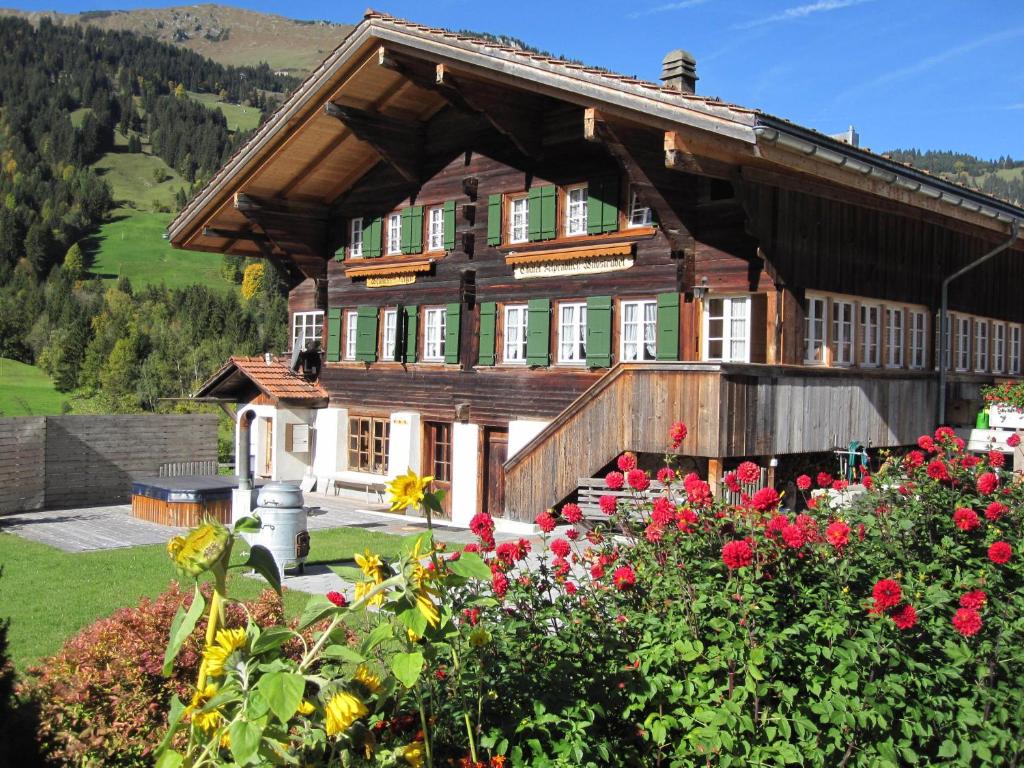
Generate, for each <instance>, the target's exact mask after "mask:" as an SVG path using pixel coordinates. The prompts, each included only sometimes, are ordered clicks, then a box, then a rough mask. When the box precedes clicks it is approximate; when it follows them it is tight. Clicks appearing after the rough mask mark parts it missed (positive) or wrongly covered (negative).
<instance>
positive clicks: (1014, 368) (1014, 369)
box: [1007, 324, 1020, 376]
mask: <svg viewBox="0 0 1024 768" xmlns="http://www.w3.org/2000/svg"><path fill="white" fill-rule="evenodd" d="M1007 358H1008V362H1009V365H1008V366H1007V373H1009V374H1010V375H1011V376H1019V375H1020V326H1019V325H1016V324H1014V325H1011V326H1010V348H1009V351H1008V354H1007Z"/></svg>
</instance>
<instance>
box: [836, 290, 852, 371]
mask: <svg viewBox="0 0 1024 768" xmlns="http://www.w3.org/2000/svg"><path fill="white" fill-rule="evenodd" d="M853 309H854V307H853V302H852V301H843V300H840V299H833V300H832V346H833V351H832V364H833V365H838V366H843V367H845V366H848V365H853V341H854V339H853V319H854V315H853ZM843 331H845V333H843Z"/></svg>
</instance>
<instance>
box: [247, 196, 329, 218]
mask: <svg viewBox="0 0 1024 768" xmlns="http://www.w3.org/2000/svg"><path fill="white" fill-rule="evenodd" d="M234 204H235V210H237V211H240V212H242V213H243V214H245V215H246V218H249V216H248V214H250V213H272V214H274V215H275V216H283V217H288V218H296V219H313V220H316V221H327V220H328V219H329V218H330V213H331V211H330V208H328V207H327V206H325V205H318V204H316V203H302V202H298V201H296V200H282V199H280V198H272V199H266V198H259V197H254V196H252V195H249V194H246V193H245V192H236V193H235V200H234Z"/></svg>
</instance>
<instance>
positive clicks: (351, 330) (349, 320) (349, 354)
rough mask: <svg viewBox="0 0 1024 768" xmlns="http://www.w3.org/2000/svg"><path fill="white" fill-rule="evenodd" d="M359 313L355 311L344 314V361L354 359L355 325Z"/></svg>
mask: <svg viewBox="0 0 1024 768" xmlns="http://www.w3.org/2000/svg"><path fill="white" fill-rule="evenodd" d="M358 318H359V313H358V312H356V311H355V310H353V311H351V312H346V313H345V359H346V360H355V359H356V323H357V322H358Z"/></svg>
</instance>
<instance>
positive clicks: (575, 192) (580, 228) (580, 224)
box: [565, 184, 587, 236]
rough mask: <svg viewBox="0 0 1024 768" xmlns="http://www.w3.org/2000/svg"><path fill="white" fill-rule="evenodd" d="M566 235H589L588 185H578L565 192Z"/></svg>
mask: <svg viewBox="0 0 1024 768" xmlns="http://www.w3.org/2000/svg"><path fill="white" fill-rule="evenodd" d="M565 234H566V235H569V236H574V235H585V234H587V185H586V184H577V185H576V186H573V187H568V188H566V190H565Z"/></svg>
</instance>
